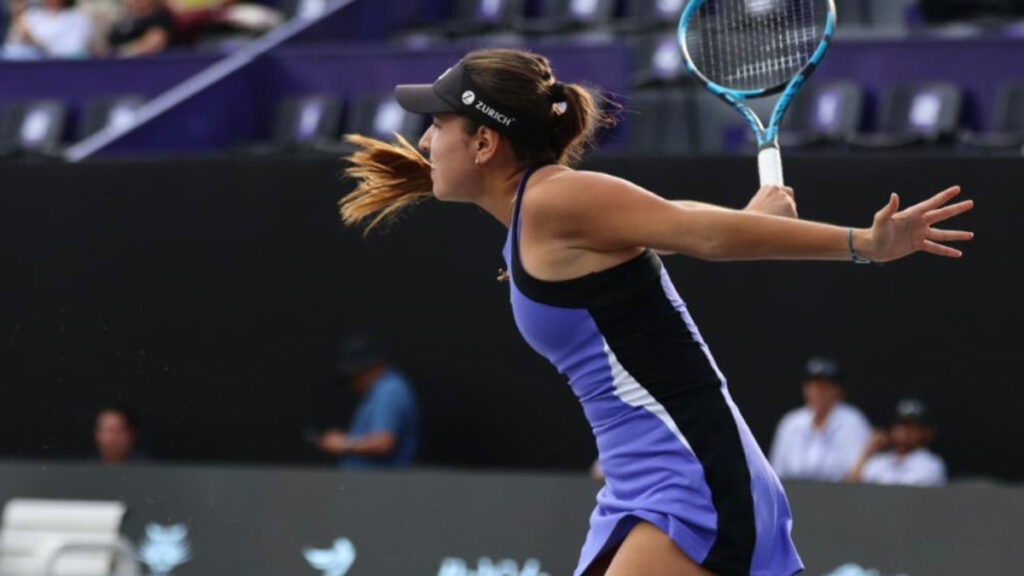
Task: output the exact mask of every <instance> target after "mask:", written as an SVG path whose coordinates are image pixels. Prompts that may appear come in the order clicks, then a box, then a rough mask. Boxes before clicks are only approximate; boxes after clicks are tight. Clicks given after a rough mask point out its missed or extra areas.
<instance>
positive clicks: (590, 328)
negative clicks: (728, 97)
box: [340, 49, 971, 576]
mask: <svg viewBox="0 0 1024 576" xmlns="http://www.w3.org/2000/svg"><path fill="white" fill-rule="evenodd" d="M395 95H396V97H397V100H398V103H399V104H400V105H401V106H403V107H404V108H405V109H406V110H409V111H411V112H415V113H420V114H430V115H432V122H431V125H430V127H429V128H428V129H427V131H426V132H425V133H424V135H423V137H422V138H421V139H420V141H419V150H417V149H415V148H413V147H412V146H411V145H410V144H409V143H408V142H405V141H404V140H399V142H398V143H397V144H396V143H387V142H381V141H378V140H373V139H370V138H366V137H362V136H349V138H348V140H349V141H350V142H351V143H354V144H355V145H356V146H357V150H356V152H354V153H353V154H352V155H351V156H349V161H350V162H351V166H350V167H349V168H348V169H347V170H346V175H347V176H348V177H350V178H351V179H353V180H355V181H356V185H355V189H354V190H353V191H352V192H351V193H349V194H348V195H347V196H346V197H345V198H343V199H342V200H341V202H340V208H341V216H342V219H343V221H344V222H346V223H347V224H349V225H358V224H366V225H367V228H366V229H367V230H370V229H372V228H373V227H374V226H375V225H378V224H381V223H385V222H388V221H389V220H391V219H392V217H393V216H396V215H398V214H399V213H400V211H401V210H402V208H404V207H406V206H410V205H412V204H415V202H416V201H417V200H419V199H422V198H427V197H431V196H432V197H434V198H437V199H439V200H445V201H451V202H466V203H472V204H474V205H476V206H478V207H480V208H482V209H483V210H484V211H485V212H487V213H488V214H490V215H491V216H493V217H494V218H495V219H496V220H498V221H499V222H501V224H502V225H503V226H505V227H506V229H507V232H506V234H505V248H504V250H503V256H504V258H505V265H506V269H507V270H508V273H507V274H502V275H501V276H499V278H501V279H504V280H507V281H508V286H509V298H510V301H511V306H512V313H513V315H514V317H515V321H516V325H517V327H518V328H519V330H520V332H521V333H522V335H523V337H524V338H525V340H526V341H527V342H528V343H529V344H530V345H531V346H532V347H533V348H534V349H535V350H536V351H537V352H539V353H540V354H542V355H543V356H544V357H545V358H547V360H548V361H550V362H551V363H552V364H554V365H555V367H556V368H557V369H558V370H559V371H560V372H561V373H562V374H564V375H566V376H567V377H568V379H569V384H570V386H571V388H572V390H573V392H575V394H576V395H577V397H578V398H579V400H580V402H581V404H582V405H583V411H584V413H585V414H586V416H587V418H588V419H589V421H590V424H591V427H592V429H593V432H594V435H595V437H596V442H597V447H598V455H599V458H600V462H601V468H602V470H603V471H604V476H605V485H604V487H603V488H602V490H601V492H600V493H599V494H598V497H597V507H596V509H595V510H594V513H593V515H592V516H591V520H590V531H589V533H588V535H587V537H586V541H585V543H584V545H583V549H582V552H581V554H580V558H579V561H578V563H577V568H576V570H575V572H574V574H575V576H595V575H598V574H605V573H606V572H607V573H613V574H675V575H678V576H698V575H700V576H707V575H708V574H722V575H729V576H739V575H747V574H772V575H779V576H789V575H791V574H795V573H797V572H799V571H800V570H801V569H802V563H801V561H800V558H799V555H798V554H797V552H796V548H795V546H794V545H793V542H792V540H791V538H790V526H791V514H790V510H789V504H788V502H787V500H786V496H785V493H784V491H783V489H782V486H781V485H780V484H779V481H778V479H777V478H776V476H775V474H774V473H773V472H772V469H771V466H770V465H769V464H768V461H767V459H766V458H765V457H764V455H763V454H762V453H761V449H760V448H759V447H758V445H757V441H756V440H755V439H754V437H753V435H752V434H751V432H750V430H749V428H748V427H747V426H746V424H745V423H744V421H743V418H742V416H741V415H740V413H739V410H738V408H737V407H736V405H735V404H734V403H733V402H732V399H731V397H730V395H729V391H728V387H727V385H726V382H725V377H724V376H723V374H722V373H721V371H719V369H718V366H717V365H716V364H715V362H714V360H713V359H712V356H711V353H710V350H709V349H708V347H707V345H706V344H705V342H704V340H703V338H702V337H701V335H700V333H699V331H698V330H697V328H696V325H695V324H694V322H693V319H692V318H691V317H690V314H689V311H688V309H687V307H686V305H685V304H684V303H683V300H682V298H680V296H679V294H678V292H677V291H676V288H675V286H674V285H673V283H672V280H671V279H670V278H669V276H668V273H667V272H666V271H665V269H664V267H663V266H662V263H661V260H660V258H659V257H658V253H662V254H668V253H682V254H687V255H689V256H693V257H696V258H703V259H709V260H743V259H822V260H845V261H863V260H875V261H890V260H895V259H897V258H902V257H904V256H908V255H910V254H911V253H913V252H917V251H920V250H925V251H929V252H933V253H936V254H942V255H946V256H958V255H959V254H960V253H959V252H958V251H955V250H953V249H952V248H950V247H947V246H942V245H941V244H938V243H936V242H943V241H947V240H956V239H967V238H968V237H969V234H968V233H966V232H962V233H954V232H944V231H938V230H933V229H932V228H931V225H932V224H933V223H935V222H938V221H940V220H943V219H945V218H948V217H951V216H953V215H954V214H958V213H961V212H964V211H966V210H968V209H970V207H971V204H970V202H968V203H960V204H957V205H952V206H947V207H945V208H943V207H942V206H943V205H945V204H946V203H947V202H949V201H950V200H952V199H953V197H954V196H956V194H957V193H958V192H959V189H958V188H956V187H953V188H950V189H948V190H946V191H945V192H943V193H941V194H939V195H937V196H935V197H933V198H931V199H929V200H925V201H924V202H923V203H921V204H918V205H917V206H913V207H911V208H908V209H907V210H904V211H902V212H900V213H899V214H897V210H898V208H899V204H898V198H897V197H896V196H895V195H893V196H892V197H890V200H889V204H888V205H887V206H886V207H885V208H883V209H882V210H881V211H880V212H879V213H878V214H877V215H876V217H875V220H874V224H873V225H872V226H871V227H870V228H863V229H857V230H854V229H853V228H848V227H839V226H830V225H826V224H819V223H812V222H806V221H802V220H798V219H796V218H794V217H793V216H795V215H796V210H795V204H794V200H793V191H792V189H789V188H785V187H783V186H767V187H765V188H763V189H762V190H761V191H759V193H758V194H757V195H755V197H754V200H752V202H751V204H748V206H747V209H745V210H732V209H728V208H721V207H716V206H710V205H707V204H700V203H695V202H688V201H680V202H670V201H668V200H665V199H663V198H661V197H659V196H657V195H655V194H653V193H650V192H648V191H646V190H644V189H643V188H641V187H639V186H636V185H635V184H632V183H630V182H628V181H626V180H623V179H620V178H615V177H613V176H610V175H607V174H601V173H597V172H588V171H580V170H574V169H573V168H572V167H571V164H572V163H573V162H574V161H575V160H577V159H578V158H579V157H580V154H581V153H582V151H583V150H584V148H585V147H586V146H587V145H588V144H589V143H591V142H592V141H593V137H594V135H595V132H596V130H597V128H598V127H600V126H602V125H607V124H608V123H609V119H608V114H606V113H604V112H602V110H601V108H600V106H599V102H598V101H599V98H597V97H595V95H594V94H592V93H591V92H590V91H589V90H588V89H586V88H584V87H583V86H580V85H577V84H571V83H565V82H562V81H560V80H558V79H557V78H556V77H555V74H554V71H553V70H552V67H551V63H550V61H548V59H547V58H545V57H544V56H541V55H539V54H534V53H531V52H527V51H522V50H508V49H486V50H477V51H473V52H471V53H469V54H467V55H466V56H465V57H464V58H463V59H462V60H461V61H460V62H459V63H458V64H456V65H455V66H453V67H452V68H451V69H449V70H448V71H447V72H445V73H444V74H442V75H441V76H440V78H438V79H437V81H435V82H434V83H433V84H419V85H402V86H398V87H397V88H396V90H395ZM420 151H422V153H421V152H420ZM424 154H427V155H429V160H428V159H427V158H426V157H424ZM695 185H698V183H696V182H688V183H680V188H681V189H685V188H686V187H687V186H695ZM705 185H707V184H705ZM786 216H788V217H786ZM538 409H544V408H543V407H538ZM755 550H756V551H757V552H756V553H755Z"/></svg>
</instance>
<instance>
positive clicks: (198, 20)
mask: <svg viewBox="0 0 1024 576" xmlns="http://www.w3.org/2000/svg"><path fill="white" fill-rule="evenodd" d="M167 1H168V6H169V8H170V9H171V11H172V12H173V13H174V18H175V21H176V23H177V25H178V32H179V34H180V35H181V39H182V41H183V42H184V43H186V44H193V43H196V42H200V41H201V40H203V39H204V37H210V36H217V35H230V34H232V33H239V32H240V33H245V34H254V33H255V34H259V33H262V32H265V31H267V30H269V29H271V28H273V27H275V26H277V25H279V24H280V23H281V22H283V21H284V18H283V16H282V15H281V13H280V12H278V11H277V10H274V9H273V8H271V7H269V6H266V5H263V4H257V3H244V2H240V1H239V0H167Z"/></svg>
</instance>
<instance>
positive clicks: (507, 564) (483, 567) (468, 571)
mask: <svg viewBox="0 0 1024 576" xmlns="http://www.w3.org/2000/svg"><path fill="white" fill-rule="evenodd" d="M437 576H551V575H550V574H548V573H547V572H542V571H541V569H540V560H537V559H536V558H530V559H528V560H527V561H526V562H523V566H522V568H520V567H519V564H518V563H516V561H515V560H510V559H508V558H506V559H504V560H498V561H497V562H494V561H492V560H491V559H490V558H488V557H486V556H483V557H481V558H479V559H478V560H477V561H476V567H475V568H473V567H470V566H468V565H467V564H466V561H465V560H463V559H462V558H445V559H444V560H441V569H440V570H438V571H437Z"/></svg>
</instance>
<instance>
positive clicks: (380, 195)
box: [338, 134, 433, 235]
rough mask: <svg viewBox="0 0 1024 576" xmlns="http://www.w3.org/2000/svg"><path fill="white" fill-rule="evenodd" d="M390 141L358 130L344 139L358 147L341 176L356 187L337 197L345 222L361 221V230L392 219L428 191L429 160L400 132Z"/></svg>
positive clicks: (430, 185) (353, 224)
mask: <svg viewBox="0 0 1024 576" xmlns="http://www.w3.org/2000/svg"><path fill="white" fill-rule="evenodd" d="M396 136H397V137H398V142H397V143H394V144H391V143H389V142H382V141H380V140H375V139H373V138H367V137H366V136H361V135H359V134H348V135H346V136H345V140H346V141H348V142H351V143H352V144H355V145H356V146H359V147H360V149H359V150H357V151H356V152H353V153H352V154H351V155H349V156H348V157H347V158H346V160H347V161H348V162H349V167H348V168H346V169H345V177H346V178H352V179H353V180H356V181H358V184H357V185H356V189H355V190H353V191H352V192H350V193H349V194H348V195H347V196H345V197H344V198H342V199H341V200H340V201H338V208H339V213H340V214H341V220H342V222H344V223H345V224H346V225H347V226H356V225H359V224H365V226H366V227H365V229H364V230H363V234H364V235H366V234H369V233H370V230H372V229H373V228H375V227H376V226H377V225H378V224H381V223H384V222H387V221H389V220H393V219H394V218H395V217H396V216H397V215H398V213H399V212H400V211H401V210H402V209H403V208H406V207H408V206H412V205H413V204H416V203H417V202H419V201H420V200H422V199H424V198H426V197H428V196H430V195H431V191H432V190H433V185H432V183H431V181H430V162H428V161H427V159H426V158H424V157H423V155H422V154H420V152H419V150H417V149H416V148H415V147H413V145H412V144H409V141H408V140H406V139H405V138H403V137H402V136H401V135H400V134H396Z"/></svg>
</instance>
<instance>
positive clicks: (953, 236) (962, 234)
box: [928, 229, 974, 242]
mask: <svg viewBox="0 0 1024 576" xmlns="http://www.w3.org/2000/svg"><path fill="white" fill-rule="evenodd" d="M928 239H929V240H934V241H935V242H960V241H964V240H973V239H974V232H967V231H965V230H936V229H932V230H929V231H928Z"/></svg>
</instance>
